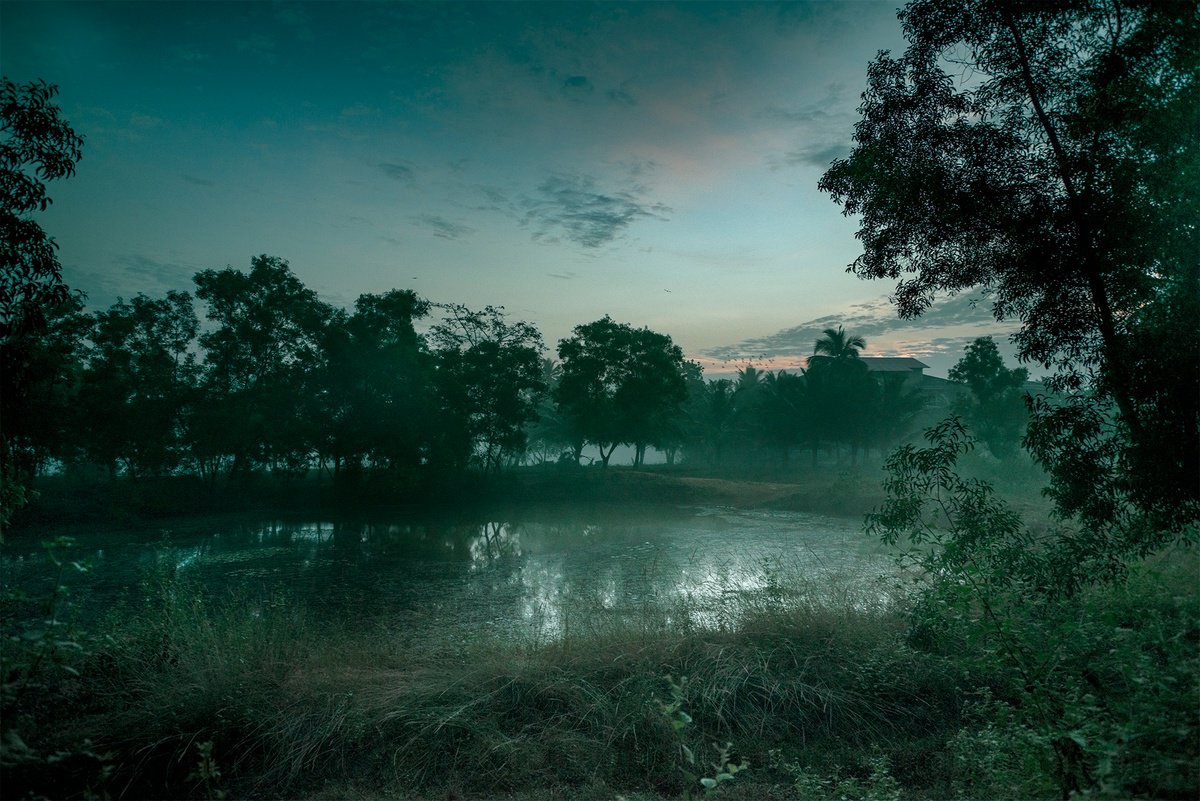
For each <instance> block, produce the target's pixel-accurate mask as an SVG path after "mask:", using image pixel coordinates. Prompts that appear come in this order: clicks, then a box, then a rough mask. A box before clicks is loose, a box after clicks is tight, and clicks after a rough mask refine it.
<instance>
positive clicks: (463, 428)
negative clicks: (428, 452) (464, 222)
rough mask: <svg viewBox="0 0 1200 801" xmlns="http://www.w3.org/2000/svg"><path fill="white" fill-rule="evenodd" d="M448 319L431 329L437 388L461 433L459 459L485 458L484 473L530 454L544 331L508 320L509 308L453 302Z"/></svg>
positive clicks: (541, 386)
mask: <svg viewBox="0 0 1200 801" xmlns="http://www.w3.org/2000/svg"><path fill="white" fill-rule="evenodd" d="M440 308H441V309H442V310H443V313H444V318H443V321H442V322H441V323H440V324H438V325H436V326H434V327H433V329H432V331H430V339H431V341H432V342H433V343H434V345H435V346H436V348H437V378H436V382H437V387H438V390H439V392H440V394H441V398H442V401H443V404H444V406H443V408H444V409H446V410H447V411H448V412H449V414H450V417H451V419H449V420H448V422H449V424H450V425H451V427H452V428H453V429H457V433H456V434H455V435H454V436H453V437H452V438H451V442H452V445H453V446H454V450H455V451H456V452H457V454H458V456H457V458H456V459H455V462H458V463H461V462H462V461H463V458H462V457H464V456H465V457H466V458H467V459H469V458H470V457H472V456H473V457H476V458H478V459H479V460H480V461H481V463H482V465H483V470H484V472H485V473H490V472H496V471H499V469H500V467H501V465H502V464H503V463H504V460H505V458H507V457H510V456H514V455H518V454H521V453H523V452H524V450H525V444H526V442H527V435H526V430H525V429H526V425H527V424H528V423H531V422H533V421H535V420H536V419H537V404H538V399H539V398H540V397H541V395H542V393H544V392H545V384H544V383H543V382H542V352H543V351H544V350H545V345H544V344H543V343H542V335H541V333H540V332H539V331H538V330H537V329H536V328H535V327H534V326H532V325H530V324H529V323H526V322H522V321H518V322H515V323H510V322H508V321H507V320H505V319H504V309H503V307H495V306H487V307H486V308H484V310H483V311H472V310H470V309H468V308H467V307H466V306H462V305H459V304H446V305H442V306H441V307H440Z"/></svg>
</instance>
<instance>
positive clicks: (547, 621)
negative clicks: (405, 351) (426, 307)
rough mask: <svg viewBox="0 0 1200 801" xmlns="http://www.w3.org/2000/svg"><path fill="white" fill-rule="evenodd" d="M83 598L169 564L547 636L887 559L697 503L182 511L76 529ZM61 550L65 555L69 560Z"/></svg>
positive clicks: (217, 591)
mask: <svg viewBox="0 0 1200 801" xmlns="http://www.w3.org/2000/svg"><path fill="white" fill-rule="evenodd" d="M78 539H79V541H80V542H81V543H83V544H84V545H82V546H81V547H80V550H81V551H83V553H81V554H79V555H78V556H82V557H83V558H85V559H88V560H89V561H91V562H92V564H93V565H94V568H95V569H94V570H92V571H91V572H90V573H88V574H86V575H84V576H81V577H79V578H80V582H79V586H78V587H77V588H76V589H75V595H76V596H77V597H79V598H82V599H85V601H84V603H85V605H86V607H87V608H85V609H84V610H83V613H84V614H85V615H86V614H87V611H88V609H92V610H103V609H109V608H113V607H114V606H116V605H118V604H120V603H122V602H129V601H131V600H136V598H137V596H138V593H139V589H138V587H139V584H140V582H141V581H143V580H144V579H145V577H146V576H147V575H150V574H153V573H154V572H155V571H159V572H162V570H163V569H164V566H168V567H169V568H170V570H171V571H174V572H175V573H176V574H177V575H178V576H179V577H181V578H183V579H184V580H186V581H188V582H191V583H193V584H194V585H195V586H196V587H197V588H200V590H201V591H202V592H204V593H207V594H208V595H210V596H212V597H214V598H230V597H258V598H272V597H278V596H280V595H284V596H286V597H287V598H288V599H289V600H288V602H290V603H297V604H302V605H304V606H305V607H306V608H307V609H308V611H309V612H311V614H312V615H313V616H314V617H316V618H319V619H323V620H326V621H331V622H335V623H337V624H338V625H341V626H371V627H373V628H379V627H383V628H386V629H389V630H395V631H417V630H420V629H422V628H431V627H436V628H438V629H454V630H455V631H458V632H460V633H461V636H462V637H464V638H470V637H476V636H479V635H481V634H491V635H495V636H499V637H503V638H508V639H513V638H521V639H532V640H534V641H546V640H549V639H553V638H556V637H560V636H562V635H564V634H567V633H569V632H571V631H573V630H577V629H578V627H580V626H588V627H592V628H595V627H602V626H605V625H610V624H611V625H625V626H627V625H629V624H631V623H633V624H636V625H646V626H675V625H681V624H683V623H689V624H693V625H702V626H708V627H720V626H726V625H730V624H731V623H732V622H734V621H735V620H736V619H737V617H738V616H739V615H741V614H742V613H743V612H744V611H746V610H747V609H752V608H755V606H756V605H763V604H774V605H778V604H786V603H792V602H796V603H799V602H803V600H804V596H805V595H806V593H807V594H811V593H814V592H820V591H821V587H822V586H823V584H826V583H828V582H831V581H834V580H835V579H836V581H837V582H840V583H841V584H844V583H845V581H846V577H847V576H849V577H850V579H851V580H853V581H858V580H864V581H865V580H866V579H867V578H869V577H871V576H874V575H876V574H878V573H879V572H880V570H881V568H882V567H883V566H884V565H885V564H886V561H885V560H884V559H883V558H882V557H881V556H880V555H879V554H878V553H876V552H874V551H873V549H872V547H871V545H870V544H869V543H868V542H867V541H866V539H865V537H864V536H863V535H862V534H861V533H860V531H859V526H858V523H857V521H849V520H841V519H836V518H825V517H820V516H815V515H805V514H797V513H768V512H749V511H735V510H728V509H701V510H692V511H684V512H678V513H674V514H672V515H669V516H659V517H656V518H654V519H644V518H630V517H625V518H614V519H607V520H606V519H587V520H578V519H545V518H541V519H525V520H520V519H492V520H485V521H482V522H480V521H470V522H459V521H430V520H407V521H397V520H390V521H361V520H360V521H354V520H339V521H329V520H324V521H317V522H312V521H287V520H280V519H275V520H266V521H235V522H230V521H228V520H224V521H217V520H213V521H203V520H198V521H195V523H194V525H192V526H191V527H189V528H183V529H179V530H175V531H171V532H165V533H162V534H161V536H159V537H157V538H151V539H150V541H147V537H146V536H145V532H110V533H107V534H104V535H96V534H94V533H87V532H81V533H80V534H79V535H78ZM73 558H75V557H73ZM49 568H50V565H49V564H48V562H47V560H46V559H45V557H44V555H42V554H41V553H40V552H39V551H38V550H36V549H35V548H32V547H30V548H26V549H25V550H19V549H18V550H15V551H14V550H13V549H12V548H9V549H6V551H5V553H4V555H3V557H2V558H0V578H3V580H4V581H5V582H6V584H7V583H12V582H15V583H17V584H22V585H27V586H30V587H31V588H34V585H37V584H38V583H39V582H41V583H42V584H44V583H45V582H46V581H47V580H48V579H47V577H48V576H49V575H50V573H51V571H50V569H49Z"/></svg>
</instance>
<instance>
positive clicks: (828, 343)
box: [809, 325, 867, 366]
mask: <svg viewBox="0 0 1200 801" xmlns="http://www.w3.org/2000/svg"><path fill="white" fill-rule="evenodd" d="M821 335H822V336H821V338H820V339H818V340H817V342H816V344H815V345H813V355H812V358H811V359H809V365H810V366H812V365H813V363H814V362H815V363H817V364H820V363H821V362H822V361H824V360H825V359H831V360H833V361H837V362H842V361H846V360H848V359H857V358H858V352H859V351H860V350H862V349H863V348H865V347H866V346H867V341H866V340H865V339H863V338H862V337H860V336H858V335H854V336H850V335H849V334H847V333H846V331H845V329H844V328H842V327H841V326H840V325H839V326H838V327H837V330H836V331H835V330H834V329H832V328H826V329H825V330H824V331H822V332H821Z"/></svg>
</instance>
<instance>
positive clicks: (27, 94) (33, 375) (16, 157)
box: [0, 76, 83, 527]
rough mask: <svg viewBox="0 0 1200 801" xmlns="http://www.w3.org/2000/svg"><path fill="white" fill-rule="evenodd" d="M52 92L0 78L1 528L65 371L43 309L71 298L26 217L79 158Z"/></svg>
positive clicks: (44, 442) (53, 412) (48, 311)
mask: <svg viewBox="0 0 1200 801" xmlns="http://www.w3.org/2000/svg"><path fill="white" fill-rule="evenodd" d="M57 93H58V87H56V86H52V85H50V84H48V83H46V82H45V81H35V82H32V83H28V84H16V83H13V82H12V81H11V80H9V79H8V77H7V76H5V77H4V78H3V82H2V86H0V134H2V135H3V139H2V140H0V407H2V408H3V414H0V482H2V486H0V527H3V526H6V525H7V523H8V521H9V519H11V517H12V515H13V513H14V512H15V511H16V510H17V509H19V508H20V507H21V506H23V505H24V504H25V503H26V501H27V500H28V498H29V495H30V493H29V489H28V484H29V482H30V480H31V477H32V475H33V473H34V472H35V471H36V470H37V467H38V465H39V463H40V462H41V461H42V460H44V459H45V458H46V457H47V456H48V454H49V453H50V452H52V451H53V450H54V449H55V447H56V446H59V445H60V444H61V441H60V439H59V437H58V433H59V432H60V431H61V430H62V429H63V428H65V427H66V421H65V420H64V415H63V412H64V408H63V405H62V404H61V400H62V392H61V388H62V386H63V384H64V383H69V382H70V378H71V377H69V374H68V371H67V370H66V367H67V365H65V364H62V362H63V361H64V359H63V356H64V355H65V354H64V353H63V351H64V350H68V351H69V349H70V347H71V344H73V343H72V342H71V339H70V337H67V339H66V341H65V342H64V340H63V339H62V338H59V337H51V339H52V341H54V342H55V346H51V347H43V344H42V341H41V340H42V338H41V335H42V334H43V333H44V332H45V331H46V328H47V318H48V317H50V318H54V317H57V318H58V319H59V320H60V321H61V320H62V319H63V318H64V317H65V318H70V317H72V316H73V315H74V314H76V313H78V311H79V303H78V300H77V298H75V297H74V296H72V295H71V293H70V291H69V290H68V288H67V286H66V284H64V283H63V280H62V267H61V266H60V265H59V262H58V254H57V253H56V250H57V247H58V246H57V244H56V243H55V242H54V240H53V239H52V238H51V237H49V236H48V235H47V234H46V232H45V231H44V230H42V227H41V226H40V225H38V223H37V222H35V221H34V220H33V219H31V217H30V215H31V214H33V213H34V212H37V211H45V210H46V209H47V208H48V207H49V206H50V203H51V199H50V197H49V195H47V194H46V182H48V181H53V180H57V179H60V178H66V177H70V176H71V175H74V173H75V165H76V164H77V163H78V162H79V159H80V158H81V157H82V152H83V138H82V137H80V136H79V134H77V133H76V132H75V131H74V130H72V128H71V126H70V125H69V124H68V123H67V121H66V120H63V119H62V118H61V117H60V116H59V108H58V106H56V105H55V104H54V102H53V101H54V96H55V95H56V94H57ZM60 331H61V326H60ZM55 333H56V334H57V333H59V332H55ZM68 343H70V344H68ZM64 346H65V347H64Z"/></svg>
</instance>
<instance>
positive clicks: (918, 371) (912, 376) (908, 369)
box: [859, 356, 929, 384]
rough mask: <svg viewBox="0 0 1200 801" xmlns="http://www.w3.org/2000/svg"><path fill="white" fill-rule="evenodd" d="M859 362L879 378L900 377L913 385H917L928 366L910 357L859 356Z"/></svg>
mask: <svg viewBox="0 0 1200 801" xmlns="http://www.w3.org/2000/svg"><path fill="white" fill-rule="evenodd" d="M859 361H861V362H862V363H863V364H865V365H866V366H867V371H868V372H870V373H878V374H879V375H880V377H881V378H882V377H885V376H887V375H902V376H904V378H905V379H906V380H907V381H909V382H910V383H913V384H918V383H920V382H921V379H922V378H924V377H925V370H926V369H928V367H929V365H927V364H925V363H924V362H919V361H917V360H916V359H914V358H912V357H911V356H861V357H859Z"/></svg>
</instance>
